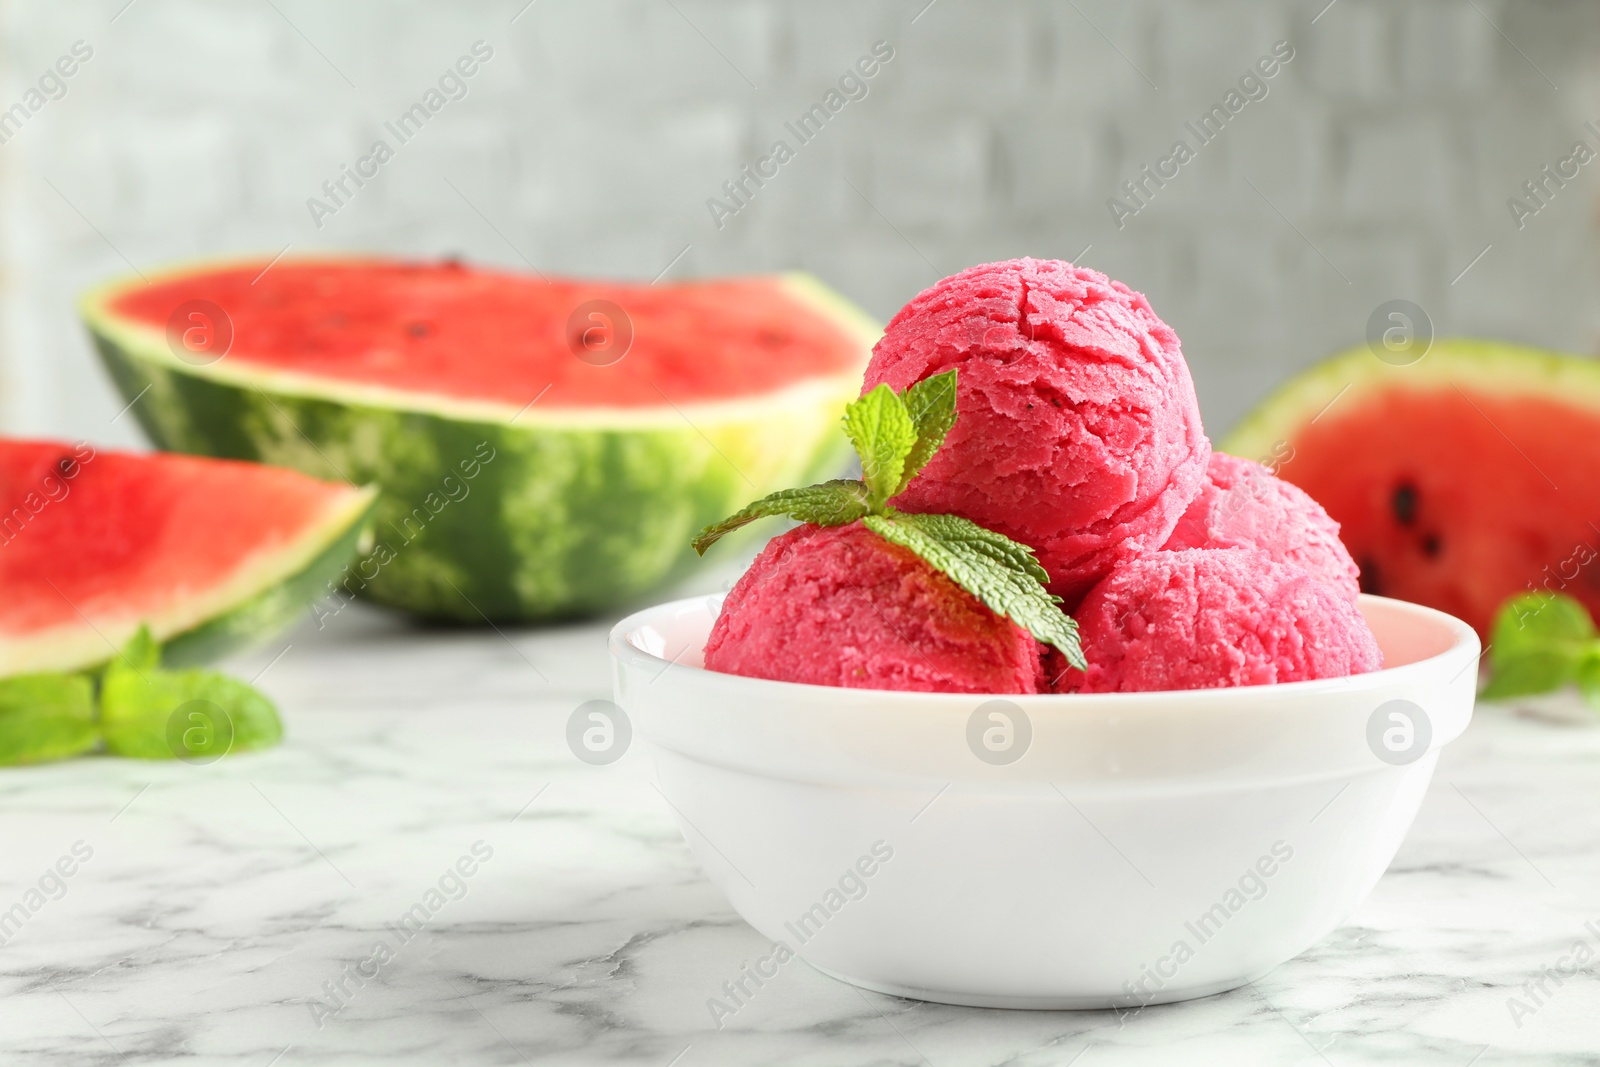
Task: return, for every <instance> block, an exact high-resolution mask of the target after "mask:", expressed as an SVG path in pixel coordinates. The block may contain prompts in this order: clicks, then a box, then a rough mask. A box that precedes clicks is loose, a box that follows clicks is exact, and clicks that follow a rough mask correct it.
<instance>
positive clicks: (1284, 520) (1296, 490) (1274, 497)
mask: <svg viewBox="0 0 1600 1067" xmlns="http://www.w3.org/2000/svg"><path fill="white" fill-rule="evenodd" d="M1166 547H1167V548H1171V549H1183V548H1257V549H1260V550H1261V551H1263V552H1265V553H1266V554H1267V555H1268V556H1271V557H1272V558H1273V559H1275V560H1277V561H1278V562H1279V563H1293V564H1294V565H1295V566H1297V567H1301V568H1303V569H1305V570H1306V571H1307V572H1308V573H1309V574H1310V575H1311V577H1313V578H1315V579H1317V580H1318V581H1320V582H1322V583H1323V584H1325V585H1327V586H1328V588H1330V589H1333V590H1335V591H1337V592H1340V593H1343V594H1344V595H1345V596H1347V597H1349V598H1350V599H1351V600H1354V599H1355V598H1356V597H1357V596H1359V595H1360V593H1361V587H1360V585H1359V584H1358V583H1357V580H1356V578H1357V575H1358V574H1359V573H1360V569H1359V568H1358V567H1357V566H1356V562H1355V560H1353V559H1351V558H1350V552H1349V550H1348V549H1346V548H1345V547H1344V542H1343V541H1341V540H1339V524H1338V523H1336V522H1334V521H1333V520H1332V519H1331V518H1329V517H1328V513H1327V512H1326V511H1323V510H1322V505H1321V504H1318V503H1317V502H1316V501H1315V500H1313V499H1311V497H1309V496H1308V495H1306V492H1305V490H1303V489H1301V488H1300V487H1299V486H1297V485H1291V484H1290V483H1288V482H1286V481H1284V480H1283V479H1282V478H1279V477H1277V476H1276V475H1274V474H1273V473H1272V472H1271V471H1269V470H1268V469H1267V468H1265V467H1263V466H1262V465H1261V464H1259V463H1255V462H1252V461H1251V460H1248V459H1240V458H1238V457H1237V456H1230V455H1228V454H1227V453H1225V452H1213V453H1211V462H1210V463H1209V464H1208V465H1207V467H1206V484H1205V487H1204V488H1202V489H1201V490H1200V495H1199V496H1198V497H1196V498H1195V501H1194V503H1193V504H1190V505H1189V510H1188V511H1186V512H1184V513H1183V518H1181V519H1179V520H1178V525H1177V528H1176V529H1174V530H1173V531H1172V536H1171V537H1170V538H1168V540H1167V544H1166Z"/></svg>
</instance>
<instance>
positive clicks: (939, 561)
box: [862, 511, 1087, 670]
mask: <svg viewBox="0 0 1600 1067" xmlns="http://www.w3.org/2000/svg"><path fill="white" fill-rule="evenodd" d="M862 522H863V523H864V524H865V525H866V527H867V528H868V529H869V530H871V531H872V532H873V533H875V534H877V535H878V536H879V537H882V538H883V539H884V540H886V541H892V542H893V543H895V544H897V545H902V546H904V547H906V548H909V549H910V550H911V551H913V552H915V553H916V554H917V555H919V556H921V557H922V558H923V559H924V560H926V561H927V562H928V563H929V564H931V565H932V566H933V567H934V568H935V569H937V570H940V571H942V572H944V573H945V574H947V575H949V576H950V578H951V579H953V580H954V581H955V583H956V584H957V585H959V586H961V588H963V589H965V590H966V591H967V592H969V593H971V594H972V595H973V596H975V597H977V598H978V599H979V600H980V601H982V602H983V604H984V606H985V607H987V608H988V609H989V610H990V611H993V612H994V613H995V614H997V615H1004V616H1005V617H1006V618H1008V619H1010V620H1011V621H1012V622H1014V623H1016V624H1017V625H1018V626H1021V627H1022V628H1023V629H1024V630H1027V631H1028V632H1029V633H1031V634H1032V635H1033V636H1034V637H1036V638H1038V639H1039V640H1040V641H1043V642H1045V643H1046V644H1050V645H1054V646H1055V647H1056V648H1058V649H1060V650H1061V654H1062V655H1064V656H1066V658H1067V662H1068V663H1070V664H1072V665H1073V666H1074V667H1076V668H1078V669H1079V670H1083V669H1085V668H1086V667H1087V663H1086V661H1085V660H1084V658H1083V649H1082V648H1081V647H1079V645H1078V624H1077V622H1076V621H1074V620H1073V618H1072V617H1071V616H1070V615H1068V614H1067V613H1066V612H1064V611H1062V610H1061V608H1060V606H1059V605H1060V603H1061V598H1060V597H1057V596H1054V595H1052V594H1051V593H1050V592H1049V591H1047V590H1046V589H1045V587H1044V582H1045V581H1046V580H1047V576H1046V574H1045V571H1044V568H1043V567H1041V566H1039V562H1038V560H1036V559H1034V556H1033V550H1032V549H1030V548H1028V547H1027V546H1026V545H1021V544H1018V543H1017V542H1015V541H1013V540H1011V539H1010V538H1009V537H1006V536H1004V535H1003V534H998V533H995V532H994V531H993V530H986V529H984V528H983V527H982V526H979V525H978V524H977V523H975V522H970V521H968V520H966V519H963V518H959V517H957V516H955V515H913V514H908V513H905V512H899V511H891V512H889V513H887V514H883V515H868V516H867V517H866V518H864V519H863V520H862Z"/></svg>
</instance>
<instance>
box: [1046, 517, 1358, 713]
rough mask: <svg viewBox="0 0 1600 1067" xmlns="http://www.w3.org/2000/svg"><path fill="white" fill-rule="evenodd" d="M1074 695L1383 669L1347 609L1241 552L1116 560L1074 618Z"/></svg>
mask: <svg viewBox="0 0 1600 1067" xmlns="http://www.w3.org/2000/svg"><path fill="white" fill-rule="evenodd" d="M1076 614H1077V619H1078V626H1079V639H1080V640H1081V642H1082V644H1083V654H1084V658H1085V659H1087V660H1088V663H1089V668H1088V670H1087V671H1068V672H1066V673H1065V674H1064V675H1063V676H1062V677H1061V679H1060V681H1059V683H1058V688H1060V689H1061V690H1063V691H1076V692H1080V693H1114V692H1142V691H1152V690H1161V689H1210V688H1219V687H1223V686H1235V685H1267V684H1271V683H1274V682H1299V681H1306V680H1309V679H1313V678H1341V677H1344V676H1346V675H1351V674H1361V673H1363V672H1366V671H1372V670H1377V669H1378V668H1379V667H1381V666H1382V665H1383V657H1382V654H1381V653H1380V652H1379V651H1378V645H1377V641H1376V640H1374V638H1373V636H1372V631H1371V629H1370V628H1368V626H1367V622H1366V619H1364V618H1363V617H1362V615H1361V613H1360V612H1359V611H1358V610H1357V609H1356V605H1355V603H1354V601H1353V600H1352V599H1351V598H1350V597H1348V596H1347V595H1345V593H1344V591H1343V590H1342V589H1336V588H1331V587H1329V586H1328V585H1327V584H1326V583H1324V582H1321V581H1318V580H1317V579H1316V578H1313V577H1312V576H1311V575H1310V574H1309V573H1307V572H1306V571H1305V570H1304V569H1303V568H1301V567H1297V566H1295V565H1294V564H1291V563H1282V562H1279V561H1276V560H1274V559H1272V558H1271V557H1270V556H1269V555H1267V554H1266V553H1265V552H1262V551H1259V550H1257V549H1251V548H1191V549H1183V550H1180V551H1173V552H1150V553H1147V554H1145V555H1143V556H1139V557H1137V558H1133V559H1128V560H1125V561H1123V562H1121V563H1119V564H1118V565H1117V566H1116V568H1114V569H1113V570H1112V571H1111V573H1110V574H1109V575H1107V576H1106V577H1105V579H1104V580H1102V581H1101V582H1100V584H1098V585H1096V586H1095V587H1094V588H1093V589H1092V590H1090V591H1089V594H1088V595H1087V596H1086V597H1084V600H1083V603H1082V605H1081V606H1080V607H1079V609H1078V611H1077V613H1076Z"/></svg>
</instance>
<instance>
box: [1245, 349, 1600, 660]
mask: <svg viewBox="0 0 1600 1067" xmlns="http://www.w3.org/2000/svg"><path fill="white" fill-rule="evenodd" d="M1427 361H1430V364H1431V365H1428V366H1424V365H1419V366H1418V367H1417V368H1416V369H1412V368H1393V367H1385V366H1384V365H1382V364H1379V363H1378V361H1377V360H1376V359H1374V358H1373V357H1372V355H1371V354H1370V353H1367V352H1365V351H1364V350H1363V351H1362V352H1361V353H1360V354H1358V355H1356V356H1354V357H1349V356H1347V357H1342V358H1341V359H1336V360H1333V361H1330V362H1329V363H1328V364H1326V365H1325V366H1324V367H1323V368H1318V369H1317V370H1314V371H1311V372H1308V374H1307V375H1306V376H1305V377H1304V379H1303V380H1299V381H1297V382H1296V383H1291V385H1290V386H1288V387H1286V388H1285V390H1284V394H1283V396H1284V399H1275V400H1273V401H1269V402H1268V403H1267V405H1264V406H1263V408H1262V409H1261V411H1260V412H1258V413H1257V414H1256V415H1255V416H1253V417H1252V418H1251V419H1250V420H1247V422H1246V423H1245V424H1244V425H1243V426H1241V428H1240V430H1239V431H1236V432H1235V434H1234V435H1233V436H1232V437H1231V438H1230V439H1229V440H1228V441H1226V442H1224V447H1225V448H1227V449H1228V450H1229V451H1234V452H1240V453H1242V454H1245V455H1249V456H1251V457H1252V458H1254V457H1256V456H1258V455H1265V456H1269V457H1270V456H1272V455H1274V454H1276V455H1277V457H1278V458H1279V459H1280V460H1283V459H1287V461H1286V462H1283V463H1282V466H1281V467H1280V469H1279V473H1280V474H1281V475H1282V476H1283V477H1284V478H1286V479H1288V480H1289V481H1291V482H1294V483H1295V484H1296V485H1298V486H1300V487H1301V488H1302V489H1304V490H1305V491H1306V492H1308V493H1310V494H1311V495H1312V496H1313V497H1314V498H1316V499H1317V500H1318V501H1319V502H1320V503H1321V504H1322V506H1323V507H1324V508H1326V509H1327V511H1328V514H1329V515H1331V516H1332V517H1333V518H1334V519H1335V520H1336V521H1337V522H1338V523H1339V524H1340V536H1341V538H1342V539H1343V540H1344V543H1345V545H1346V546H1347V547H1348V548H1349V549H1350V553H1351V555H1352V556H1353V557H1354V558H1355V560H1356V562H1357V564H1358V565H1359V566H1360V568H1361V583H1362V587H1363V589H1364V590H1365V591H1366V592H1370V593H1377V594H1380V595H1383V596H1392V597H1398V598H1400V599H1403V600H1410V601H1415V602H1417V603H1421V604H1427V605H1429V606H1431V607H1436V608H1439V609H1440V610H1443V611H1447V612H1449V613H1451V614H1453V615H1456V616H1458V617H1460V618H1462V619H1464V620H1465V621H1467V622H1468V623H1470V624H1471V625H1472V626H1474V627H1475V628H1476V629H1477V630H1478V631H1479V633H1480V634H1485V635H1486V634H1487V633H1488V630H1489V628H1490V626H1491V625H1492V622H1493V619H1494V615H1495V613H1496V612H1497V610H1498V609H1499V607H1500V606H1501V605H1502V604H1503V603H1504V602H1505V601H1506V600H1507V599H1508V598H1510V597H1512V596H1515V595H1517V594H1519V593H1526V592H1529V591H1537V592H1562V593H1566V594H1569V595H1571V596H1574V597H1577V598H1578V599H1579V600H1581V601H1582V602H1583V603H1584V604H1585V605H1586V606H1587V607H1588V608H1589V610H1590V611H1591V612H1593V613H1595V614H1597V615H1600V488H1597V487H1600V409H1597V407H1596V403H1595V394H1596V392H1597V391H1600V367H1596V366H1595V365H1593V364H1589V363H1588V362H1587V361H1582V360H1576V359H1563V358H1560V357H1553V356H1551V355H1549V354H1547V353H1533V352H1531V351H1530V350H1526V349H1517V348H1514V347H1511V346H1491V345H1478V344H1473V343H1468V342H1441V343H1440V344H1439V345H1436V347H1435V350H1434V351H1433V352H1431V353H1430V354H1429V355H1428V356H1427ZM1375 368H1377V369H1375ZM1408 372H1410V373H1409V374H1408ZM1312 384H1318V385H1320V386H1321V388H1320V393H1321V394H1324V395H1321V396H1319V395H1315V393H1314V391H1313V390H1311V389H1310V386H1311V385H1312ZM1345 388H1348V389H1349V393H1348V395H1346V396H1343V397H1342V398H1340V399H1337V400H1335V402H1334V403H1333V404H1332V406H1331V407H1328V408H1327V409H1326V410H1325V411H1324V412H1323V413H1322V414H1320V415H1319V414H1318V411H1319V409H1320V408H1322V407H1323V405H1324V404H1325V403H1326V402H1327V401H1328V400H1331V399H1334V398H1335V397H1337V396H1338V394H1339V392H1340V390H1341V389H1345ZM1297 392H1303V393H1304V394H1305V395H1303V396H1298V397H1296V396H1294V394H1296V393H1297ZM1302 402H1304V403H1302ZM1275 405H1280V406H1290V407H1298V411H1297V412H1295V414H1294V415H1293V416H1292V417H1287V418H1285V417H1281V416H1280V414H1279V413H1275V412H1274V411H1273V408H1274V406H1275ZM1280 441H1281V442H1282V444H1279V443H1278V442H1280ZM1291 450H1292V451H1291Z"/></svg>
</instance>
